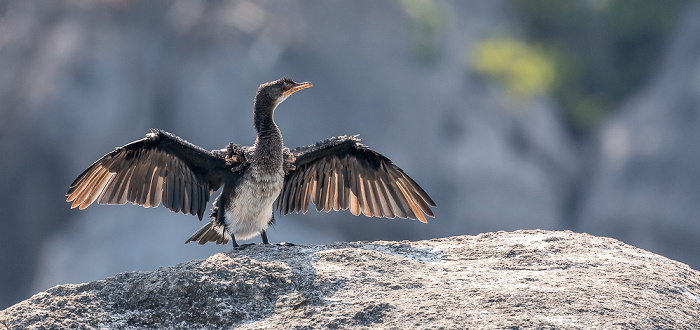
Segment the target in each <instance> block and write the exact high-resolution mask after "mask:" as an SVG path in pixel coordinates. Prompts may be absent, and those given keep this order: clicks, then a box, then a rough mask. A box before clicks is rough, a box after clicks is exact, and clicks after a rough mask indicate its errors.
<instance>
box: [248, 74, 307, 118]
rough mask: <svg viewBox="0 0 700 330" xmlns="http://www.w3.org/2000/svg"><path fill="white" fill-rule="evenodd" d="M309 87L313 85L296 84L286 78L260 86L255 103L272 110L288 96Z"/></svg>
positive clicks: (305, 83)
mask: <svg viewBox="0 0 700 330" xmlns="http://www.w3.org/2000/svg"><path fill="white" fill-rule="evenodd" d="M311 86H313V85H312V84H311V83H310V82H302V83H297V82H294V80H292V79H291V78H287V77H285V78H282V79H278V80H275V81H272V82H269V83H265V84H262V85H260V87H259V88H258V94H257V96H256V98H255V103H256V104H258V105H263V104H265V105H267V106H268V107H271V108H272V109H273V110H274V108H275V107H277V105H279V104H280V103H282V101H284V100H286V99H287V97H289V95H292V94H294V93H295V92H297V91H300V90H302V89H304V88H309V87H311Z"/></svg>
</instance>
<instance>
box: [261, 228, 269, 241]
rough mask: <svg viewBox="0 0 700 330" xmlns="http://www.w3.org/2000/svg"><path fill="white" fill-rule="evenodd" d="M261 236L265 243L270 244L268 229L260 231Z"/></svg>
mask: <svg viewBox="0 0 700 330" xmlns="http://www.w3.org/2000/svg"><path fill="white" fill-rule="evenodd" d="M260 237H261V238H262V242H263V244H270V241H268V240H267V232H266V231H264V230H263V231H261V232H260Z"/></svg>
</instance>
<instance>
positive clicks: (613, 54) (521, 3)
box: [510, 0, 690, 135]
mask: <svg viewBox="0 0 700 330" xmlns="http://www.w3.org/2000/svg"><path fill="white" fill-rule="evenodd" d="M689 1H690V0H664V1H660V0H587V1H583V0H581V1H563V0H514V1H513V6H514V12H515V15H516V16H517V18H518V19H519V20H520V22H521V24H522V26H523V27H524V28H525V33H526V37H527V40H528V43H532V44H536V45H540V46H538V47H539V48H540V49H548V50H550V51H549V52H548V54H550V55H549V56H550V57H548V58H549V61H553V62H554V65H555V67H556V72H555V74H554V75H555V79H554V80H555V81H556V83H555V84H552V85H550V87H552V92H553V94H554V95H555V97H556V99H557V100H558V102H559V103H560V105H561V107H562V109H564V111H565V113H564V117H565V118H566V120H567V122H568V123H569V125H570V127H571V129H572V130H573V132H574V133H575V134H577V135H581V134H584V133H586V132H587V131H588V130H589V129H590V128H592V127H593V126H594V125H595V124H597V123H598V122H599V121H600V120H601V119H602V118H603V117H604V116H605V115H606V114H608V113H609V112H610V111H612V110H613V109H615V108H616V107H618V106H619V104H620V102H621V101H622V100H623V99H624V98H625V97H627V96H628V95H629V94H630V93H632V92H634V91H636V90H638V89H639V88H640V87H642V84H644V83H645V82H647V81H648V79H649V78H650V77H651V75H652V74H653V73H654V69H655V68H657V67H658V63H659V62H660V60H661V55H663V54H662V51H663V50H664V49H665V48H666V46H667V44H668V42H669V37H670V32H671V31H672V29H673V28H674V27H675V26H676V23H677V20H678V17H679V15H680V11H681V10H682V9H683V8H685V6H686V5H687V4H688V2H689ZM514 47H516V48H517V47H522V46H514ZM525 48H527V47H525ZM535 53H537V51H535ZM540 54H547V53H540ZM528 56H529V55H528ZM528 56H526V58H527V57H528ZM541 56H544V55H541ZM543 58H547V57H546V56H545V57H543ZM530 62H531V63H530V64H529V65H530V66H533V64H532V63H534V62H533V61H530ZM535 62H536V61H535ZM510 70H511V71H514V70H515V69H510ZM547 70H548V69H547ZM540 71H542V69H540ZM544 71H546V70H544ZM541 74H542V73H541Z"/></svg>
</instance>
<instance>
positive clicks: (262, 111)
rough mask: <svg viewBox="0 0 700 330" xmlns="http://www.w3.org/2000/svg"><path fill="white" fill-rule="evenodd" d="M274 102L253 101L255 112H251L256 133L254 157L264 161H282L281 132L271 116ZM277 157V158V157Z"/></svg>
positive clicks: (282, 145) (282, 144)
mask: <svg viewBox="0 0 700 330" xmlns="http://www.w3.org/2000/svg"><path fill="white" fill-rule="evenodd" d="M275 106H276V104H271V103H269V102H265V101H264V100H263V101H262V102H259V100H256V102H255V112H254V114H253V122H254V123H255V130H256V131H257V133H258V137H257V139H255V151H256V152H255V153H256V155H257V156H259V157H256V158H260V160H265V162H266V163H267V162H273V163H280V164H281V163H282V148H283V147H284V143H283V142H282V134H281V133H280V130H279V128H278V127H277V124H275V120H274V119H273V117H272V114H273V113H274V109H275ZM278 158H279V159H278Z"/></svg>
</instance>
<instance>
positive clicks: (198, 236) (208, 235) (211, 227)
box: [185, 219, 231, 245]
mask: <svg viewBox="0 0 700 330" xmlns="http://www.w3.org/2000/svg"><path fill="white" fill-rule="evenodd" d="M230 240H231V234H229V232H228V230H226V227H225V226H224V225H220V224H217V223H216V219H212V220H211V222H209V223H207V224H205V225H204V226H202V228H199V230H197V232H196V233H194V234H192V236H190V238H188V239H187V241H186V242H185V244H187V243H189V242H195V241H199V243H197V244H199V245H204V243H207V242H216V244H226V243H228V241H230Z"/></svg>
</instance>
